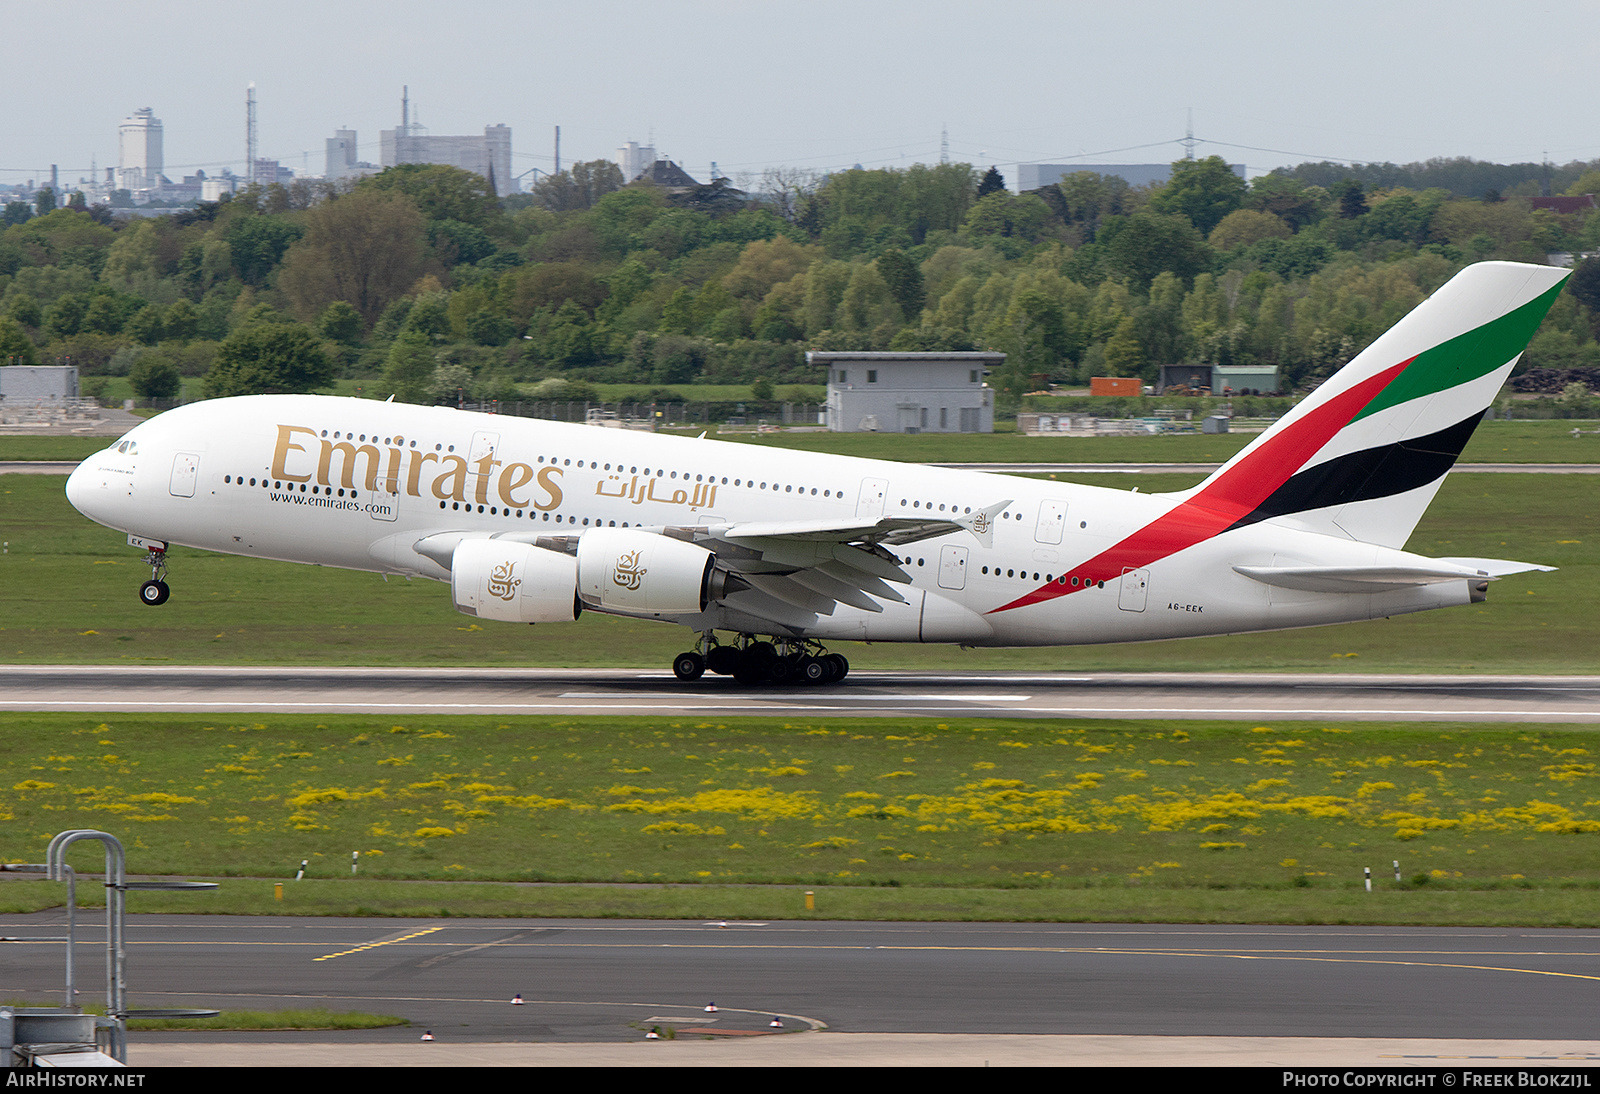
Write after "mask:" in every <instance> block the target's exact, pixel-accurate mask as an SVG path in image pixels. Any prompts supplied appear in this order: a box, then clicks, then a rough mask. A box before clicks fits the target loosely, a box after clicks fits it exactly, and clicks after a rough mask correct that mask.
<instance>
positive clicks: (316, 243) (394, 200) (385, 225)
mask: <svg viewBox="0 0 1600 1094" xmlns="http://www.w3.org/2000/svg"><path fill="white" fill-rule="evenodd" d="M410 166H416V165H410ZM391 170H394V168H391ZM452 170H454V169H453V168H452ZM386 173H387V172H386ZM380 177H381V176H380ZM474 177H475V176H474ZM305 224H306V234H305V238H304V239H302V240H300V241H299V242H297V243H296V244H295V245H294V246H293V247H291V248H290V249H289V252H288V254H287V255H286V256H285V258H284V262H283V269H282V270H281V271H280V272H279V274H278V287H279V288H280V289H282V290H283V292H284V293H285V294H286V295H287V296H288V297H289V299H290V300H292V301H293V302H294V304H295V306H296V307H297V308H299V309H300V312H301V314H302V315H304V316H305V317H307V318H309V317H311V316H313V315H320V314H321V313H322V311H323V309H325V308H326V307H327V306H328V305H329V304H331V303H333V301H335V300H344V301H346V302H348V303H349V304H350V305H352V306H353V307H354V308H355V309H356V311H358V312H360V313H361V318H362V319H363V320H364V321H365V322H366V323H368V324H372V323H375V322H377V320H378V317H379V316H380V315H381V314H382V313H383V310H384V308H386V307H387V306H388V305H389V304H390V302H392V301H394V300H395V299H396V298H398V297H400V296H402V295H403V294H404V293H405V292H406V290H408V289H410V288H411V286H412V285H414V284H415V283H416V281H417V279H418V278H420V277H421V276H422V272H423V268H424V267H423V219H422V215H421V213H419V212H418V211H417V207H416V204H415V203H414V202H413V201H412V200H411V199H410V198H409V197H407V196H405V195H404V194H402V193H390V192H385V191H384V190H383V189H380V188H368V189H363V188H361V187H357V188H356V190H354V191H353V192H352V193H350V194H347V195H345V196H343V197H339V198H336V199H333V200H331V201H326V202H323V203H322V204H321V205H319V206H317V207H316V208H315V209H312V210H311V211H310V212H308V213H306V214H305Z"/></svg>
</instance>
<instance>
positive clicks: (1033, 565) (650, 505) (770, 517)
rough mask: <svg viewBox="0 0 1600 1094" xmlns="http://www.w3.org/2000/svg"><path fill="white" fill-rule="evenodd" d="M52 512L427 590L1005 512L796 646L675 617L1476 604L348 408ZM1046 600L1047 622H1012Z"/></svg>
mask: <svg viewBox="0 0 1600 1094" xmlns="http://www.w3.org/2000/svg"><path fill="white" fill-rule="evenodd" d="M67 489H68V496H69V498H70V500H71V501H72V503H73V505H74V506H76V507H77V508H78V509H79V510H80V511H82V512H83V513H84V514H85V515H87V516H89V517H91V518H92V519H94V520H96V521H98V522H99V523H101V524H104V525H107V526H109V527H112V528H116V529H119V530H122V531H125V532H128V533H130V534H131V535H134V536H138V537H142V538H145V539H150V540H157V541H164V542H168V543H172V544H182V545H185V546H189V547H196V548H201V549H204V550H210V551H220V552H225V553H229V554H237V555H248V556H252V557H256V558H266V559H279V560H283V561H286V562H300V563H314V564H320V565H325V566H338V567H344V568H349V569H356V570H369V571H374V572H380V573H396V574H414V575H420V576H425V577H430V578H435V579H439V580H447V579H448V578H449V576H450V572H449V569H448V568H447V567H446V566H441V565H440V564H439V563H438V562H436V561H434V560H433V559H430V558H429V557H426V556H424V555H423V554H419V553H418V552H417V551H416V550H414V549H413V546H414V545H415V544H416V543H417V542H418V541H419V540H422V539H424V538H425V537H429V536H435V535H439V534H441V533H466V534H469V535H473V536H482V535H496V536H507V537H513V536H514V537H516V538H518V539H521V540H523V541H526V542H532V540H533V539H534V538H535V537H538V536H580V535H582V534H583V533H584V531H585V530H587V529H593V528H599V527H608V528H609V527H616V528H624V527H627V528H639V529H643V530H645V531H661V530H663V529H666V528H679V529H681V528H685V527H696V526H703V527H707V528H710V527H717V526H725V525H733V524H745V523H750V522H797V521H822V520H837V521H847V520H850V519H861V518H878V517H908V518H920V517H929V518H932V519H954V518H955V517H957V516H960V515H965V514H969V513H971V512H976V511H978V510H981V509H983V508H985V507H988V506H991V505H994V504H995V503H997V502H1001V501H1005V500H1006V499H1011V503H1010V504H1009V505H1008V506H1007V507H1006V508H1005V510H1004V511H1003V512H1002V513H1001V514H1000V517H999V519H998V520H996V521H995V522H994V531H993V536H992V543H991V545H989V546H984V545H983V543H982V542H981V540H980V539H979V537H976V536H974V535H972V534H970V533H968V532H966V531H958V532H952V533H950V534H948V535H943V536H940V537H939V538H934V539H927V540H923V541H921V542H917V543H913V544H910V545H907V546H901V547H895V548H892V549H891V550H892V551H893V553H894V554H895V555H896V556H897V557H898V559H899V560H900V562H901V565H902V568H903V570H904V572H905V573H906V574H907V575H908V576H909V577H910V579H911V583H910V585H909V586H900V589H901V591H902V592H903V593H904V594H905V600H906V602H905V603H893V602H884V603H883V607H884V609H885V610H884V611H882V612H868V611H865V610H863V609H861V608H859V607H851V606H849V605H846V604H839V605H837V607H836V610H834V611H833V612H832V613H831V614H821V615H817V616H816V619H815V622H814V623H812V624H807V625H806V626H804V627H803V628H798V627H794V626H789V627H787V628H784V627H775V626H773V625H771V624H770V623H766V622H763V621H762V620H759V619H753V618H751V617H749V616H747V615H745V614H743V613H741V612H739V611H738V610H737V609H735V608H732V607H729V606H727V605H723V604H712V605H711V606H710V607H709V608H708V609H707V610H706V611H705V612H703V613H700V614H698V615H691V616H678V617H674V618H673V621H674V622H679V623H682V624H684V625H687V626H690V627H693V628H695V629H697V630H710V629H729V630H736V631H749V632H752V633H766V634H780V635H787V636H791V637H807V638H819V639H863V640H873V641H937V642H954V643H961V644H967V645H984V646H1018V645H1073V644H1083V643H1098V642H1126V641H1138V640H1143V639H1154V638H1180V637H1187V636H1194V635H1207V634H1228V633H1237V632H1242V631H1258V630H1271V629H1277V628H1285V627H1302V626H1311V625H1315V624H1322V623H1336V622H1345V621H1351V620H1358V619H1369V618H1373V617H1379V616H1387V615H1396V614H1400V613H1404V612H1412V611H1420V610H1423V609H1427V608H1435V607H1444V606H1447V605H1452V604H1465V603H1467V602H1468V601H1469V599H1470V591H1469V589H1468V584H1467V582H1466V581H1452V582H1445V583H1438V584H1429V585H1421V586H1414V587H1409V588H1405V589H1397V590H1391V591H1384V592H1374V593H1329V592H1311V591H1297V590H1293V589H1288V588H1282V587H1276V586H1269V585H1266V584H1262V583H1261V582H1259V581H1256V580H1252V579H1251V578H1249V577H1247V576H1243V575H1241V574H1239V573H1237V572H1235V570H1234V567H1235V566H1246V567H1251V566H1256V567H1272V566H1276V567H1283V566H1293V565H1321V566H1336V565H1348V566H1364V565H1373V564H1375V563H1377V562H1379V561H1382V560H1383V559H1384V558H1389V557H1393V556H1396V555H1398V554H1400V552H1395V551H1392V550H1390V549H1388V548H1383V547H1378V546H1375V545H1372V544H1366V543H1361V542H1358V541H1355V540H1352V539H1344V538H1339V537H1336V536H1330V535H1324V534H1320V533H1317V532H1311V531H1306V530H1302V529H1298V528H1295V527H1292V526H1290V524H1289V523H1288V522H1286V521H1264V522H1260V523H1256V524H1251V525H1248V526H1245V527H1240V528H1237V529H1234V530H1232V531H1226V532H1223V533H1221V534H1218V535H1214V536H1212V537H1210V538H1208V539H1204V540H1203V541H1201V542H1199V543H1196V544H1193V545H1192V546H1187V547H1184V548H1182V549H1179V550H1176V551H1175V552H1173V553H1171V554H1169V555H1167V556H1165V557H1162V558H1159V559H1157V560H1155V561H1152V562H1151V563H1150V564H1149V565H1148V566H1141V567H1138V568H1129V569H1128V571H1127V572H1126V573H1123V574H1112V575H1111V576H1109V577H1107V576H1106V575H1104V574H1101V575H1097V576H1096V578H1095V580H1093V581H1092V582H1091V581H1089V580H1081V581H1080V574H1079V572H1077V571H1080V570H1081V568H1082V567H1083V566H1084V565H1085V563H1087V562H1088V561H1089V560H1091V559H1094V558H1096V557H1097V556H1099V555H1101V554H1102V553H1103V552H1106V551H1107V550H1108V549H1109V548H1112V547H1113V546H1114V545H1116V544H1117V543H1119V542H1120V541H1121V540H1123V539H1124V538H1125V537H1127V536H1129V535H1130V534H1132V533H1134V532H1136V531H1137V530H1139V529H1141V528H1143V527H1145V526H1146V525H1148V524H1149V523H1150V522H1151V521H1153V520H1156V519H1157V518H1158V517H1160V516H1162V515H1163V514H1165V513H1167V512H1168V511H1169V510H1171V509H1172V508H1173V507H1174V506H1175V505H1177V504H1178V503H1179V501H1180V500H1181V498H1180V497H1179V496H1175V495H1159V494H1158V495H1146V494H1139V493H1136V492H1134V493H1129V492H1124V491H1120V490H1109V489H1103V488H1098V487H1089V486H1079V485H1072V484H1067V483H1057V482H1054V481H1044V480H1039V479H1027V478H1017V477H1011V476H998V475H992V474H985V473H979V472H972V471H956V470H947V469H942V468H935V467H926V466H921V465H916V464H900V463H890V462H886V461H881V460H865V459H857V458H852V457H846V456H832V455H819V454H812V453H805V452H796V451H793V450H791V449H780V448H769V447H765V446H761V445H749V444H733V443H725V442H719V441H709V440H698V439H687V438H679V437H668V436H659V435H655V434H649V433H640V432H632V431H627V430H620V429H602V428H594V427H589V426H578V425H567V424H561V423H556V422H546V421H540V420H535V419H526V418H514V417H506V416H499V415H487V414H475V413H467V412H462V411H457V410H452V409H446V408H439V407H419V406H410V405H405V404H397V403H379V402H373V401H370V400H360V399H343V398H328V397H319V396H253V397H245V398H237V399H222V400H215V401H211V402H205V403H197V404H191V405H189V406H185V407H181V408H179V409H177V410H173V411H169V412H167V413H165V414H162V415H161V416H159V417H157V418H154V419H152V420H151V421H149V422H147V423H145V424H143V425H140V426H138V427H137V428H136V429H134V430H133V431H132V432H130V433H129V434H128V435H127V436H126V437H125V438H123V440H122V441H121V443H119V444H118V445H114V446H113V447H111V448H109V449H107V450H105V451H104V452H101V453H98V454H96V455H95V456H92V457H90V458H89V459H87V460H85V461H84V463H83V464H82V466H81V467H80V468H79V469H78V470H77V471H76V472H75V473H74V474H73V476H72V478H71V480H70V481H69V483H68V488H67ZM1406 557H1408V558H1415V556H1406ZM1049 583H1057V588H1056V589H1054V590H1052V592H1053V593H1055V595H1053V596H1052V598H1051V599H1048V600H1043V601H1040V602H1037V603H1028V604H1025V605H1022V606H1013V607H1006V606H1007V605H1011V604H1013V602H1015V601H1016V600H1018V599H1019V598H1022V597H1025V596H1027V595H1029V594H1032V593H1035V592H1036V590H1039V589H1041V588H1043V587H1045V586H1046V585H1047V584H1049ZM997 609H1003V610H997Z"/></svg>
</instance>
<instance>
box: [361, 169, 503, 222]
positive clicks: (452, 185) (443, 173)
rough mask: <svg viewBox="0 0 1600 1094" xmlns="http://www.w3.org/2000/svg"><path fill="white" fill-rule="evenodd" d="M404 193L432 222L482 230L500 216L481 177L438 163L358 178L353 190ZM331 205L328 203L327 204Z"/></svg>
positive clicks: (496, 202)
mask: <svg viewBox="0 0 1600 1094" xmlns="http://www.w3.org/2000/svg"><path fill="white" fill-rule="evenodd" d="M361 189H368V190H375V191H378V192H380V193H386V194H391V195H392V194H404V195H405V196H406V197H408V198H410V199H411V201H412V202H413V203H415V205H416V207H417V209H418V210H420V211H421V213H422V215H423V216H424V217H425V218H426V219H428V220H430V221H432V220H458V221H461V222H462V223H463V224H471V225H473V226H474V227H478V228H486V227H488V225H489V224H490V223H491V222H492V221H494V220H495V219H497V218H498V217H499V216H500V202H499V200H498V199H497V198H496V197H495V196H494V192H493V191H492V190H490V189H489V181H488V180H487V179H485V178H484V177H483V176H482V175H475V174H473V173H472V172H471V171H463V170H462V169H461V168H459V167H449V166H446V165H444V164H440V163H402V164H400V165H399V166H397V167H389V168H385V169H384V170H383V171H382V172H381V173H380V174H376V175H369V176H367V177H366V178H364V179H362V180H361V182H360V183H359V184H358V186H357V190H358V191H359V190H361ZM330 204H331V203H330Z"/></svg>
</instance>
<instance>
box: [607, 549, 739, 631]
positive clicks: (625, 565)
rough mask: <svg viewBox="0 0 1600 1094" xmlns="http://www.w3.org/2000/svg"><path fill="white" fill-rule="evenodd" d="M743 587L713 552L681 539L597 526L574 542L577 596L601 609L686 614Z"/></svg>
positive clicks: (702, 609) (701, 608) (701, 609)
mask: <svg viewBox="0 0 1600 1094" xmlns="http://www.w3.org/2000/svg"><path fill="white" fill-rule="evenodd" d="M730 582H732V583H735V584H733V585H732V586H730ZM743 587H744V585H743V582H740V581H739V579H738V578H737V577H734V576H733V575H732V574H729V573H728V572H727V571H725V570H719V569H717V567H716V556H715V555H714V554H712V553H711V552H710V551H708V550H706V549H705V548H704V547H696V546H695V545H694V544H692V543H685V542H684V541H683V540H681V539H673V538H671V537H670V536H662V535H656V534H655V533H653V532H642V531H639V530H637V529H632V528H595V529H591V530H590V531H587V532H585V533H584V534H583V535H582V536H581V537H579V539H578V595H579V596H580V597H582V598H583V600H584V602H585V603H587V604H592V605H595V606H596V607H599V608H602V609H607V610H614V611H620V612H628V613H631V614H639V615H689V614H693V613H696V612H701V611H704V610H705V607H706V605H707V604H709V603H710V602H711V601H713V600H716V599H719V598H721V597H722V596H724V595H726V594H727V593H729V592H732V591H735V590H736V589H737V588H743Z"/></svg>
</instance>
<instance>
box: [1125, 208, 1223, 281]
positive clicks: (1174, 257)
mask: <svg viewBox="0 0 1600 1094" xmlns="http://www.w3.org/2000/svg"><path fill="white" fill-rule="evenodd" d="M1098 242H1099V243H1100V244H1102V245H1103V246H1104V247H1105V261H1106V265H1107V267H1108V268H1109V269H1110V270H1111V271H1112V272H1113V273H1115V274H1119V275H1121V276H1123V277H1126V278H1127V279H1128V280H1129V281H1130V282H1132V284H1133V285H1135V286H1137V287H1138V288H1140V289H1143V288H1146V287H1147V286H1148V285H1149V284H1150V282H1151V281H1153V280H1155V277H1156V275H1157V274H1159V273H1161V272H1162V271H1163V270H1170V271H1171V272H1172V273H1174V274H1176V275H1177V276H1178V278H1179V280H1182V281H1191V280H1193V278H1194V276H1195V274H1198V273H1200V272H1202V271H1203V270H1204V269H1205V268H1206V267H1207V266H1209V265H1210V264H1211V248H1209V247H1207V246H1206V243H1205V240H1203V239H1201V238H1200V233H1199V232H1198V231H1196V230H1195V228H1194V226H1193V225H1192V224H1190V223H1189V221H1188V219H1187V218H1185V217H1181V216H1162V215H1161V214H1159V213H1151V212H1146V211H1144V210H1141V211H1139V212H1137V213H1135V214H1133V215H1132V216H1130V217H1114V218H1112V219H1111V220H1110V221H1109V222H1108V223H1107V224H1106V226H1105V227H1104V228H1103V229H1101V232H1100V238H1099V240H1098Z"/></svg>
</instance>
